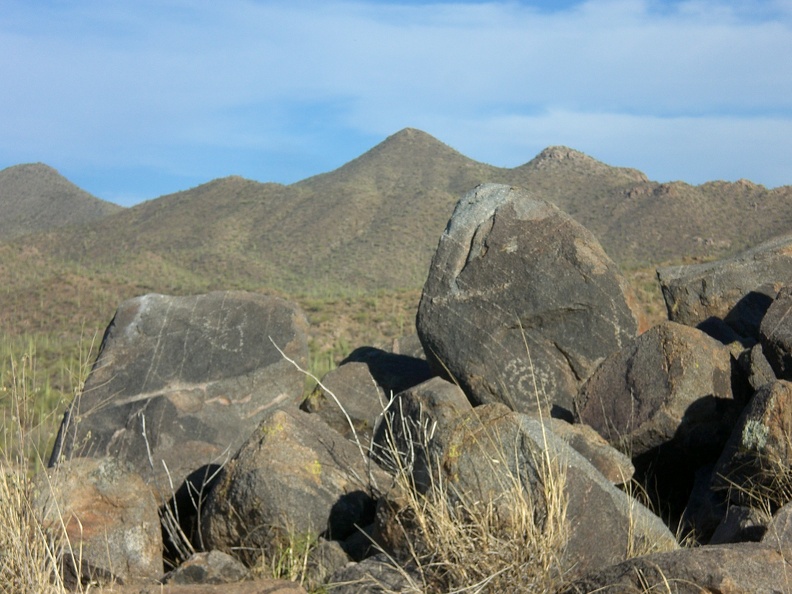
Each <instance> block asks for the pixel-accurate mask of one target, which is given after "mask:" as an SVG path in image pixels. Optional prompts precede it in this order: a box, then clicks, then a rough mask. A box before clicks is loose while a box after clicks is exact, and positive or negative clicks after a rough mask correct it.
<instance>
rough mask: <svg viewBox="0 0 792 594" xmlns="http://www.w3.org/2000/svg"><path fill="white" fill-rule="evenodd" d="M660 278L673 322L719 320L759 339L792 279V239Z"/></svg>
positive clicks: (667, 271) (666, 271) (662, 272)
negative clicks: (772, 308)
mask: <svg viewBox="0 0 792 594" xmlns="http://www.w3.org/2000/svg"><path fill="white" fill-rule="evenodd" d="M657 276H658V279H659V280H660V287H661V289H662V291H663V298H664V299H665V303H666V308H667V310H668V319H670V320H672V321H674V322H679V323H680V324H685V325H687V326H697V325H699V324H701V323H702V322H705V321H706V320H708V319H709V318H713V317H714V318H718V319H720V320H723V321H725V322H726V323H727V324H728V325H729V326H730V327H731V328H732V329H733V330H734V331H735V332H736V333H737V334H738V335H739V336H741V337H744V338H751V339H758V333H759V332H758V331H759V325H760V323H761V322H762V318H763V317H764V314H765V312H766V311H767V308H768V307H769V306H770V303H771V302H772V301H773V299H774V298H775V296H776V294H777V293H778V291H779V289H780V288H781V286H782V285H783V284H785V283H786V282H787V279H789V278H792V236H791V235H785V236H781V237H777V238H774V239H771V240H770V241H767V242H765V243H762V244H761V245H759V246H756V247H755V248H752V249H750V250H747V251H745V252H743V253H741V254H738V255H737V256H735V257H733V258H730V259H728V260H719V261H716V262H706V263H704V264H693V265H687V266H669V267H666V268H661V269H659V270H658V271H657Z"/></svg>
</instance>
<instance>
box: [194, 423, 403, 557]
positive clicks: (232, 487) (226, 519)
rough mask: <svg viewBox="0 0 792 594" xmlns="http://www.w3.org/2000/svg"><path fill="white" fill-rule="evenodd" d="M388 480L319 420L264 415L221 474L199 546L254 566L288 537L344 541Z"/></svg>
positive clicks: (368, 517)
mask: <svg viewBox="0 0 792 594" xmlns="http://www.w3.org/2000/svg"><path fill="white" fill-rule="evenodd" d="M389 482H390V477H389V476H388V475H387V474H386V473H385V472H384V471H382V470H381V469H379V468H377V467H376V465H375V464H373V463H372V462H370V461H368V459H367V458H366V457H365V453H361V451H360V450H359V449H358V447H357V446H356V445H353V444H352V443H350V442H349V441H347V440H346V439H344V438H343V437H342V436H341V435H340V434H339V433H337V432H336V431H333V429H331V428H330V427H329V426H328V425H327V424H326V423H325V422H324V421H322V420H321V419H320V418H319V417H317V416H316V415H311V414H308V413H305V412H303V411H300V410H297V409H286V408H284V409H280V410H276V411H274V412H273V413H271V414H270V415H269V416H267V417H266V418H265V419H264V421H262V423H261V425H259V427H258V429H257V430H256V431H255V432H254V433H253V435H251V436H250V438H249V439H248V441H247V442H246V443H245V444H244V445H243V446H242V448H240V450H239V452H238V453H237V455H236V456H235V457H234V458H233V459H232V460H231V461H230V462H229V463H228V465H227V466H226V467H225V468H224V469H223V471H222V473H221V476H220V477H219V479H218V482H217V484H216V486H215V487H214V488H213V489H212V491H211V492H210V494H209V497H208V499H207V501H206V503H205V504H204V507H203V513H202V532H203V542H204V545H205V546H206V547H208V548H211V549H218V550H222V551H226V552H229V553H232V554H234V555H236V556H239V557H241V558H242V560H243V561H245V562H248V563H250V564H252V563H253V562H254V561H255V559H256V558H257V557H258V556H259V555H260V554H261V553H264V554H265V555H266V554H268V553H269V552H271V551H272V550H273V548H274V547H277V546H278V545H279V544H284V543H287V542H288V539H289V538H298V539H307V540H309V541H313V540H316V539H317V538H318V537H319V536H320V535H322V536H326V537H328V538H332V539H338V540H340V539H344V538H346V537H347V536H349V535H350V534H352V533H353V532H354V531H355V530H356V526H365V525H366V524H369V523H371V521H372V520H373V516H374V499H373V492H374V486H373V485H377V484H378V485H380V486H381V487H382V488H387V485H388V484H389Z"/></svg>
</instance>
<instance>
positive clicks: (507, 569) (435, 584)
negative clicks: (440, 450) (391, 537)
mask: <svg viewBox="0 0 792 594" xmlns="http://www.w3.org/2000/svg"><path fill="white" fill-rule="evenodd" d="M389 418H391V417H389V416H386V422H387V419H389ZM401 419H402V420H401V421H400V422H401V423H402V425H401V426H399V427H398V428H393V427H389V428H387V435H388V437H386V440H387V444H386V446H385V452H383V453H382V454H381V455H382V456H383V458H384V459H386V460H388V465H389V466H391V470H392V471H394V474H395V476H396V488H395V492H396V493H398V495H397V496H396V497H395V498H394V500H395V502H396V503H395V505H394V506H393V509H392V513H393V514H394V521H395V522H396V523H397V524H398V526H399V531H400V532H401V533H402V535H403V539H402V542H403V543H404V546H403V547H401V548H400V552H401V556H404V553H405V552H406V553H407V555H406V556H407V557H408V558H407V559H403V558H401V559H398V562H399V563H400V564H401V565H402V566H404V565H406V566H407V567H408V570H405V571H404V574H403V575H404V577H405V578H406V579H407V580H408V581H410V582H411V583H412V585H413V587H414V589H415V591H416V592H454V593H457V592H459V593H461V592H470V593H484V592H515V593H529V592H537V593H538V592H550V591H553V590H556V589H557V588H558V587H559V586H560V585H561V584H562V583H563V573H562V570H561V567H562V564H561V562H560V561H561V556H562V554H563V552H564V548H565V545H566V542H567V538H568V529H569V527H568V523H567V516H566V512H567V497H566V493H565V483H566V475H565V472H566V471H565V467H564V465H563V464H562V463H561V462H560V460H558V459H557V458H555V457H554V455H553V454H552V453H551V452H550V450H549V449H548V448H545V449H544V450H543V451H542V452H539V453H536V454H535V455H534V460H533V466H534V468H535V470H536V474H537V478H538V484H539V485H541V491H540V492H539V493H538V495H537V493H536V491H532V490H531V489H528V488H526V486H525V481H524V477H522V476H520V471H519V470H514V471H510V470H506V469H510V468H519V464H518V463H517V458H518V457H519V456H518V455H517V451H516V449H515V450H514V451H510V447H512V446H510V445H509V444H508V443H504V442H501V441H500V440H499V439H498V437H497V436H493V435H488V436H487V437H485V438H484V439H488V440H490V441H489V443H486V444H480V445H481V447H482V448H483V450H482V451H486V452H487V453H488V454H492V453H494V455H491V456H490V458H489V460H490V464H491V465H492V471H493V475H494V476H499V477H501V478H500V482H501V484H500V494H499V496H498V497H497V498H496V499H494V500H491V501H477V500H475V499H474V498H473V497H472V495H470V494H466V493H460V492H459V491H458V490H455V489H454V487H453V485H452V484H451V483H450V481H448V480H447V479H446V478H444V474H443V472H442V469H441V461H440V460H439V459H437V458H435V459H434V460H431V461H429V462H428V466H429V468H428V472H425V473H422V474H423V478H424V479H426V478H427V477H428V479H429V483H428V488H427V486H426V485H425V484H422V485H418V484H416V481H415V472H414V470H415V468H416V461H417V459H418V457H419V456H421V457H424V461H423V462H422V463H423V464H426V463H427V462H426V460H425V457H426V456H431V454H428V452H431V451H432V448H431V444H430V441H431V438H432V434H433V433H434V431H435V426H434V425H433V423H431V422H426V421H424V420H420V421H418V422H412V423H411V422H410V421H408V420H406V419H404V417H401ZM408 425H409V426H408ZM396 435H401V436H404V435H409V436H410V439H408V440H406V443H407V447H406V449H405V447H404V443H405V440H404V439H403V438H402V439H399V438H397V437H395V436H396ZM397 444H400V445H397ZM513 447H514V448H516V447H517V446H516V444H515V445H514V446H513ZM419 451H420V452H421V453H420V454H419V453H418V452H419ZM405 561H406V563H405Z"/></svg>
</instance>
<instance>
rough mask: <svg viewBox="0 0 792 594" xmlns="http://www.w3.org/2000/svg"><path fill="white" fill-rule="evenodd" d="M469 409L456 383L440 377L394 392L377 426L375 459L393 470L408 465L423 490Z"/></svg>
mask: <svg viewBox="0 0 792 594" xmlns="http://www.w3.org/2000/svg"><path fill="white" fill-rule="evenodd" d="M472 409H473V407H472V406H471V404H470V402H469V401H468V399H467V397H466V396H465V393H464V392H463V391H462V390H461V389H460V388H459V386H457V385H456V384H452V383H451V382H448V381H446V380H444V379H442V378H440V377H434V378H432V379H430V380H429V381H426V382H424V383H422V384H419V385H417V386H415V387H413V388H410V389H409V390H405V391H404V392H401V393H399V394H397V395H396V397H395V398H394V399H393V402H391V404H390V406H389V407H388V410H387V413H386V414H385V415H383V418H382V420H381V421H380V423H379V425H378V426H377V430H376V433H375V435H374V444H373V446H374V447H373V450H372V451H373V454H374V456H375V459H376V460H377V461H378V462H379V463H380V465H381V466H383V467H384V468H387V469H389V470H391V471H392V472H393V473H394V474H397V473H399V472H401V471H403V470H405V469H409V470H410V472H411V475H412V480H413V481H414V483H415V486H416V487H417V488H418V489H419V490H421V491H425V490H426V489H428V488H429V486H430V485H431V483H432V478H433V477H432V468H433V467H434V466H436V465H437V464H438V458H439V457H440V456H441V455H442V454H441V453H442V451H443V450H444V449H445V447H446V444H447V441H448V439H450V435H451V434H452V433H453V428H454V426H455V425H456V424H457V422H459V419H460V418H461V417H462V415H464V414H466V413H468V412H470V411H471V410H472Z"/></svg>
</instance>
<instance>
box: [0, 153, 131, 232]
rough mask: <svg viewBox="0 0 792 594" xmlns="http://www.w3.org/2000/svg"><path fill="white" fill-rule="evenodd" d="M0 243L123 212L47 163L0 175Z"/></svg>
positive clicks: (22, 167) (12, 170)
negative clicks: (71, 180)
mask: <svg viewBox="0 0 792 594" xmlns="http://www.w3.org/2000/svg"><path fill="white" fill-rule="evenodd" d="M0 209H2V212H3V217H2V219H0V240H3V241H5V240H8V239H13V238H14V237H18V236H21V235H24V234H26V233H31V232H36V231H46V230H49V229H53V228H56V227H61V226H64V225H78V224H81V223H86V222H89V221H92V220H95V219H99V218H102V217H104V216H106V215H108V214H111V213H113V212H116V211H119V210H122V208H121V207H120V206H118V205H117V204H112V203H110V202H105V201H104V200H100V199H99V198H97V197H96V196H93V195H92V194H89V193H88V192H86V191H85V190H83V189H81V188H79V187H77V186H76V185H74V184H73V183H72V182H70V181H69V180H68V179H66V178H65V177H63V176H62V175H61V174H60V173H58V171H57V170H56V169H54V168H52V167H50V166H49V165H46V164H44V163H24V164H22V165H14V166H12V167H8V168H6V169H3V170H2V171H0Z"/></svg>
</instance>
